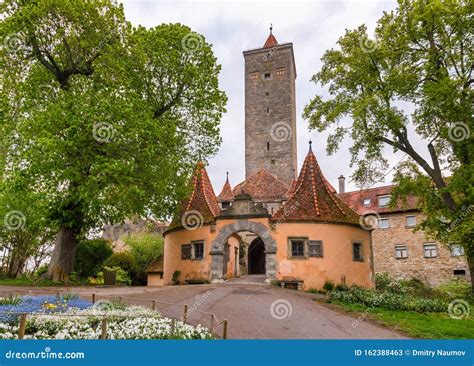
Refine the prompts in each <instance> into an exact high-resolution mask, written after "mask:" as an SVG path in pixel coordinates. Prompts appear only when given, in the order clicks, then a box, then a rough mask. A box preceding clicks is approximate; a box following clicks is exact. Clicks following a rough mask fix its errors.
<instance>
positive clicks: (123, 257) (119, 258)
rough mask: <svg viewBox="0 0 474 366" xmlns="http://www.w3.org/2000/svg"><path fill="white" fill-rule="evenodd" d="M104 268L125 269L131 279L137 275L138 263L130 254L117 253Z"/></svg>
mask: <svg viewBox="0 0 474 366" xmlns="http://www.w3.org/2000/svg"><path fill="white" fill-rule="evenodd" d="M104 267H119V268H121V269H123V270H124V271H125V272H126V273H127V274H128V276H129V277H131V278H133V277H135V275H136V273H137V263H136V262H135V259H134V258H133V256H132V255H131V254H130V253H129V252H126V251H124V252H115V253H114V254H112V255H111V256H110V257H109V258H108V259H107V260H106V261H105V262H104Z"/></svg>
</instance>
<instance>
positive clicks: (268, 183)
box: [232, 169, 288, 200]
mask: <svg viewBox="0 0 474 366" xmlns="http://www.w3.org/2000/svg"><path fill="white" fill-rule="evenodd" d="M287 191H288V186H287V185H286V184H285V183H284V182H282V181H281V180H279V179H278V178H277V177H275V176H274V175H272V174H270V173H269V172H268V171H267V170H265V169H261V170H259V171H258V172H256V173H255V174H253V175H251V176H250V177H249V178H248V179H246V180H244V181H243V182H242V183H239V184H237V185H236V186H235V187H234V190H233V191H232V193H233V194H234V196H236V195H238V194H240V193H248V194H249V195H250V196H252V199H254V200H265V199H277V200H278V199H283V197H284V196H285V193H286V192H287Z"/></svg>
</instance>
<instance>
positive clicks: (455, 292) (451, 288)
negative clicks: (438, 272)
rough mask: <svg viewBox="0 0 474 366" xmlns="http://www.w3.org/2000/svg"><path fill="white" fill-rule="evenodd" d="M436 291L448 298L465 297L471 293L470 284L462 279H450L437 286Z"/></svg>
mask: <svg viewBox="0 0 474 366" xmlns="http://www.w3.org/2000/svg"><path fill="white" fill-rule="evenodd" d="M436 291H438V292H439V293H440V295H441V296H445V297H446V298H448V299H467V298H469V296H470V294H471V284H470V283H469V282H467V281H464V280H451V281H449V282H447V283H444V284H442V285H440V286H438V287H437V288H436Z"/></svg>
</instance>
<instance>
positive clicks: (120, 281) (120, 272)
mask: <svg viewBox="0 0 474 366" xmlns="http://www.w3.org/2000/svg"><path fill="white" fill-rule="evenodd" d="M104 270H106V271H110V272H115V283H116V284H117V285H126V286H130V285H131V284H132V280H131V279H130V276H129V274H128V272H127V271H125V270H124V269H123V268H121V267H118V266H113V267H107V266H104ZM93 282H95V283H98V284H103V283H104V272H103V271H100V272H99V273H97V277H96V278H95V280H94V281H93Z"/></svg>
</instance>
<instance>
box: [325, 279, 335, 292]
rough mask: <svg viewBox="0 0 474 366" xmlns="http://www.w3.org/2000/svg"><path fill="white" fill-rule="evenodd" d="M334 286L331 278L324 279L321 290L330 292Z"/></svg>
mask: <svg viewBox="0 0 474 366" xmlns="http://www.w3.org/2000/svg"><path fill="white" fill-rule="evenodd" d="M334 286H335V285H334V282H332V281H331V280H326V281H324V285H323V290H324V291H326V292H330V291H332V290H334Z"/></svg>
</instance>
